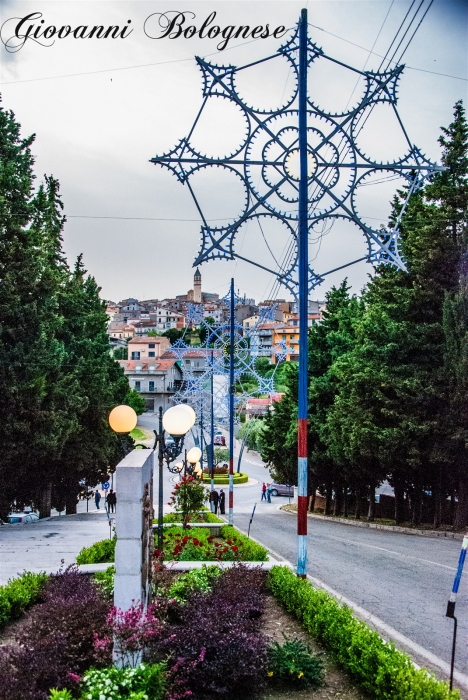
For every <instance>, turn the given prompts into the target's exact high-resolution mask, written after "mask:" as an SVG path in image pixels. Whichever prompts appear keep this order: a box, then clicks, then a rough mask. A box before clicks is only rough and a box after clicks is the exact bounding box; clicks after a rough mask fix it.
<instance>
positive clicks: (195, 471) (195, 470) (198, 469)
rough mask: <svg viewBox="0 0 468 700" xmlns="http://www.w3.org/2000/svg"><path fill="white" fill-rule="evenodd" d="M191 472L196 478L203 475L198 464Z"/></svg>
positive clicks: (198, 463)
mask: <svg viewBox="0 0 468 700" xmlns="http://www.w3.org/2000/svg"><path fill="white" fill-rule="evenodd" d="M193 471H194V473H195V474H196V475H197V476H201V475H202V474H203V472H202V468H201V465H200V462H197V463H196V465H195V469H194V470H193Z"/></svg>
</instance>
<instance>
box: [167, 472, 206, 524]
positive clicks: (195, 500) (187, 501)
mask: <svg viewBox="0 0 468 700" xmlns="http://www.w3.org/2000/svg"><path fill="white" fill-rule="evenodd" d="M207 500H208V490H207V489H206V488H205V487H204V486H203V484H200V483H199V482H198V481H196V480H195V479H194V478H193V476H184V477H183V478H182V479H181V481H180V482H179V483H178V484H176V485H175V487H174V490H173V492H172V493H171V499H170V501H169V505H170V506H173V507H174V509H175V510H178V511H180V512H181V513H182V522H183V524H184V526H185V525H186V524H187V523H188V521H189V520H191V519H192V518H193V516H194V515H195V514H196V513H198V511H199V510H200V508H202V507H203V504H204V503H205V501H207Z"/></svg>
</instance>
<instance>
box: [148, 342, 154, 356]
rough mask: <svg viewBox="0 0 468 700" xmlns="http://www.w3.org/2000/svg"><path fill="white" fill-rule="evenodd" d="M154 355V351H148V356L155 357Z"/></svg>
mask: <svg viewBox="0 0 468 700" xmlns="http://www.w3.org/2000/svg"><path fill="white" fill-rule="evenodd" d="M150 347H151V345H150ZM154 356H155V354H154V352H151V351H150V352H149V353H148V357H154Z"/></svg>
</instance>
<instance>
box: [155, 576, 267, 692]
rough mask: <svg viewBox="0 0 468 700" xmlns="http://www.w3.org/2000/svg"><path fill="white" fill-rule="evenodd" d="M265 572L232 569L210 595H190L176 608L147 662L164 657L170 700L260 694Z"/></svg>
mask: <svg viewBox="0 0 468 700" xmlns="http://www.w3.org/2000/svg"><path fill="white" fill-rule="evenodd" d="M263 580H264V573H263V572H260V573H259V572H258V571H255V570H254V571H251V570H248V569H247V568H246V567H242V566H241V565H239V567H234V568H233V569H231V570H229V571H227V572H225V573H223V574H222V575H221V576H220V577H218V578H217V579H216V580H215V583H214V585H213V590H212V591H211V592H210V593H193V594H192V595H191V596H190V597H189V598H188V600H187V602H186V603H185V604H184V605H180V606H179V608H178V611H177V612H178V615H177V622H175V623H169V624H168V625H167V631H166V633H165V634H164V635H163V636H162V637H160V638H159V639H158V640H156V644H155V645H153V646H152V649H151V653H152V658H153V659H155V660H158V659H161V658H168V664H169V669H168V684H169V687H170V697H171V699H172V700H177V699H178V698H183V697H186V696H187V695H189V694H193V696H194V697H196V698H213V697H220V698H239V697H243V696H244V697H247V696H250V695H252V694H255V693H257V692H258V691H259V690H261V689H262V687H263V686H264V683H265V677H266V643H265V638H264V636H263V635H262V634H261V632H260V631H259V629H258V627H259V617H260V615H261V612H262V610H263V607H264V596H263V594H262V593H261V592H260V589H259V586H258V584H259V581H263Z"/></svg>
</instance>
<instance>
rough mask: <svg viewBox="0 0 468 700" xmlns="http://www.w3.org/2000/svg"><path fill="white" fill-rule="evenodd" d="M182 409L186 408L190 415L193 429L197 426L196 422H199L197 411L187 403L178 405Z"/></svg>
mask: <svg viewBox="0 0 468 700" xmlns="http://www.w3.org/2000/svg"><path fill="white" fill-rule="evenodd" d="M178 405H179V406H180V407H181V408H184V409H185V410H186V411H187V413H188V414H189V415H190V419H191V421H192V425H191V426H190V427H191V428H192V427H193V426H194V425H195V421H196V420H197V416H196V413H195V411H194V410H193V408H192V407H191V406H188V405H187V404H186V403H180V404H178Z"/></svg>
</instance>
